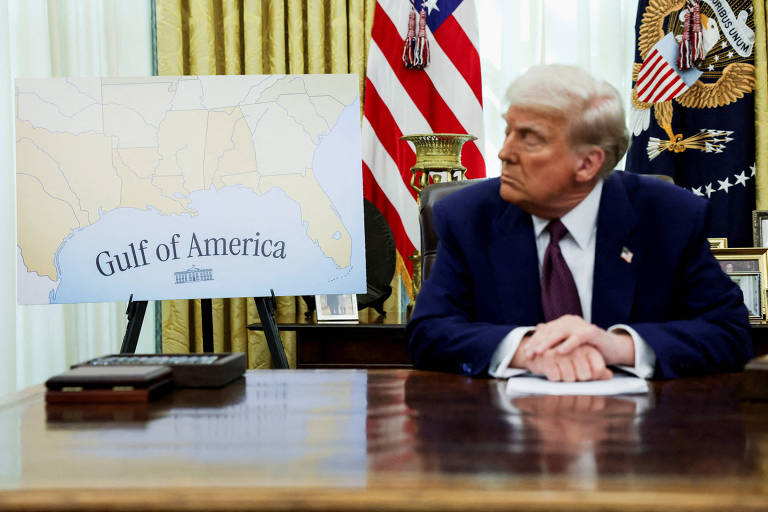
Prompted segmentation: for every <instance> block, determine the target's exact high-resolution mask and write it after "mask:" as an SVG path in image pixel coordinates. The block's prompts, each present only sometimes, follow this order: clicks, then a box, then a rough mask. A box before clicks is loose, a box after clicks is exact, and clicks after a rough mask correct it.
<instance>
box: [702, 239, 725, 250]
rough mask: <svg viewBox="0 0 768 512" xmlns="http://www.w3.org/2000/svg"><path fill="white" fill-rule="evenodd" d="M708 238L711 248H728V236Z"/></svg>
mask: <svg viewBox="0 0 768 512" xmlns="http://www.w3.org/2000/svg"><path fill="white" fill-rule="evenodd" d="M707 240H708V241H709V248H710V249H727V248H728V239H727V238H707Z"/></svg>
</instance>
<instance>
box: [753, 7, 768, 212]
mask: <svg viewBox="0 0 768 512" xmlns="http://www.w3.org/2000/svg"><path fill="white" fill-rule="evenodd" d="M753 6H754V13H753V16H754V17H755V73H757V77H756V79H757V80H756V83H755V137H756V139H757V140H756V144H755V160H756V162H757V163H756V167H757V173H756V179H757V182H756V189H757V190H756V192H757V209H758V210H768V55H766V37H768V32H767V31H766V24H767V23H766V16H767V15H768V1H766V0H755V1H754V2H753Z"/></svg>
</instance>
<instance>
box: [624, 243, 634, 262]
mask: <svg viewBox="0 0 768 512" xmlns="http://www.w3.org/2000/svg"><path fill="white" fill-rule="evenodd" d="M633 256H634V254H632V251H630V250H629V249H627V246H626V245H625V246H623V247H622V248H621V259H623V260H624V261H626V262H627V263H632V257H633Z"/></svg>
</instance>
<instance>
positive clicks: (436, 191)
mask: <svg viewBox="0 0 768 512" xmlns="http://www.w3.org/2000/svg"><path fill="white" fill-rule="evenodd" d="M478 181H480V180H464V181H446V182H442V183H433V184H432V185H427V186H426V187H424V188H423V189H422V190H421V192H420V193H419V203H420V207H419V221H420V222H419V224H420V226H421V281H422V282H424V280H425V279H426V278H427V277H428V276H429V271H430V270H431V269H432V264H433V263H434V262H435V258H436V257H437V242H438V241H439V239H438V236H437V232H436V231H435V215H434V206H435V203H437V202H438V201H439V200H441V199H442V198H444V197H445V196H447V195H448V194H452V193H454V192H456V191H457V190H459V189H461V188H462V187H466V186H467V185H471V184H473V183H476V182H478Z"/></svg>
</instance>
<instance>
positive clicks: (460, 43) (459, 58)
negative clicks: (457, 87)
mask: <svg viewBox="0 0 768 512" xmlns="http://www.w3.org/2000/svg"><path fill="white" fill-rule="evenodd" d="M434 36H435V40H436V41H437V44H439V45H440V48H442V50H443V52H445V55H446V56H447V57H448V58H449V59H450V60H451V62H452V63H453V65H454V66H455V67H456V69H457V70H458V71H459V73H460V74H461V76H463V77H464V80H465V81H466V82H467V84H469V87H470V88H471V89H472V92H473V93H474V94H475V98H477V101H478V103H480V105H481V106H482V105H483V91H482V90H481V86H480V56H479V55H478V54H477V50H475V47H474V46H473V45H472V41H470V40H469V38H468V37H467V35H466V34H465V33H464V31H463V30H462V29H461V27H460V26H459V23H458V22H457V21H456V19H455V18H454V17H453V16H449V17H448V18H447V19H446V20H445V21H444V22H443V24H442V25H440V28H438V29H437V30H436V31H435V34H434Z"/></svg>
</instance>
